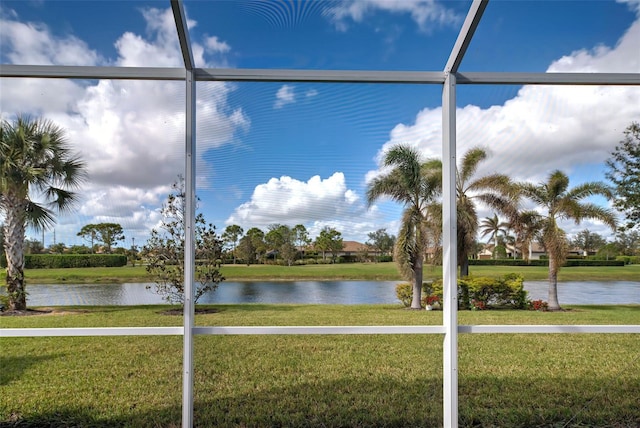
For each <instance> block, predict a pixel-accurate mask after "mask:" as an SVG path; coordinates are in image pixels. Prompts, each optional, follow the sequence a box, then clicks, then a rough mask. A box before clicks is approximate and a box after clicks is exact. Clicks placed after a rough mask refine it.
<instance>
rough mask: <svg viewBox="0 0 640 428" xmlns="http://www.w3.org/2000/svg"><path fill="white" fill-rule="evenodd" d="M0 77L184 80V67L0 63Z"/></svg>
mask: <svg viewBox="0 0 640 428" xmlns="http://www.w3.org/2000/svg"><path fill="white" fill-rule="evenodd" d="M0 77H27V78H51V79H115V80H120V79H124V80H132V79H133V80H182V81H184V80H186V71H185V69H184V68H170V67H91V66H71V65H15V64H0Z"/></svg>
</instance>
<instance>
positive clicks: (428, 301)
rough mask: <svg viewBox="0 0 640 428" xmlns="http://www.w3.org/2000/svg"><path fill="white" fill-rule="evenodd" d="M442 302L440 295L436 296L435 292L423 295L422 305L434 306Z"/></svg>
mask: <svg viewBox="0 0 640 428" xmlns="http://www.w3.org/2000/svg"><path fill="white" fill-rule="evenodd" d="M436 304H437V305H439V304H440V296H436V295H435V294H430V295H428V296H423V297H422V307H423V308H425V307H427V306H434V305H436Z"/></svg>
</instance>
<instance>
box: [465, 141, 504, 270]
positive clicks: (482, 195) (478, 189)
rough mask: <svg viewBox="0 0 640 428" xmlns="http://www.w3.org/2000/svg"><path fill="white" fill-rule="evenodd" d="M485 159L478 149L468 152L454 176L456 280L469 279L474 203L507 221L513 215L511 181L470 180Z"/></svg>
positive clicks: (501, 177) (489, 177)
mask: <svg viewBox="0 0 640 428" xmlns="http://www.w3.org/2000/svg"><path fill="white" fill-rule="evenodd" d="M486 158H487V151H486V150H485V149H483V148H481V147H474V148H472V149H470V150H469V151H468V152H467V153H465V155H464V156H463V158H462V162H461V164H460V166H459V167H458V171H457V175H456V197H457V210H456V212H457V215H458V221H457V226H458V265H459V266H460V276H468V275H469V254H470V253H471V251H473V248H474V245H475V242H476V236H477V232H478V213H477V211H476V205H475V201H476V200H478V201H480V202H482V203H484V204H485V205H488V206H489V207H491V208H493V209H494V210H496V211H497V212H499V213H500V214H503V215H504V216H506V217H507V218H511V217H513V215H514V214H513V213H514V212H515V211H516V205H515V202H514V201H515V198H516V195H517V193H516V191H515V187H514V185H513V183H512V182H511V179H510V178H509V177H508V176H506V175H504V174H491V175H487V176H484V177H479V178H476V179H475V180H474V179H473V176H474V175H475V173H476V171H477V170H478V166H479V164H480V162H482V161H483V160H485V159H486Z"/></svg>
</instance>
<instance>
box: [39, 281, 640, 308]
mask: <svg viewBox="0 0 640 428" xmlns="http://www.w3.org/2000/svg"><path fill="white" fill-rule="evenodd" d="M397 283H398V281H280V282H275V281H259V282H223V283H222V284H220V286H219V287H218V290H217V291H216V292H215V293H211V294H206V295H204V296H203V297H202V298H201V299H200V301H199V303H305V304H346V305H358V304H383V303H386V304H394V303H396V304H399V301H398V299H397V298H396V294H395V286H396V284H397ZM146 285H147V284H143V283H127V284H51V285H48V284H41V285H31V286H29V287H28V288H27V292H28V297H27V303H28V305H29V306H66V305H149V304H161V303H164V302H163V301H162V299H161V298H160V296H158V295H156V294H154V293H153V292H152V290H147V288H146ZM525 289H526V290H527V291H528V292H529V298H530V299H532V300H536V299H542V300H547V283H546V282H545V281H528V282H525ZM558 298H559V300H560V303H561V304H565V305H570V304H578V305H580V304H582V305H584V304H603V305H604V304H640V282H634V281H610V282H604V281H580V282H563V283H559V284H558Z"/></svg>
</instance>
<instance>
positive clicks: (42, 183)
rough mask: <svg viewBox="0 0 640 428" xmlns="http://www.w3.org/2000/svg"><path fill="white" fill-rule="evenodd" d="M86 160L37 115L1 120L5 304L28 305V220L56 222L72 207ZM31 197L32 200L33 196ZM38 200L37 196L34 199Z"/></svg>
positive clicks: (45, 223) (0, 210)
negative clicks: (26, 237) (5, 263)
mask: <svg viewBox="0 0 640 428" xmlns="http://www.w3.org/2000/svg"><path fill="white" fill-rule="evenodd" d="M84 177H85V165H84V163H83V162H82V161H81V160H80V159H79V158H78V157H77V156H76V155H74V154H72V153H71V151H70V148H69V146H68V142H67V140H66V138H65V133H64V130H63V129H62V128H60V127H58V126H57V125H55V124H54V123H52V122H50V121H48V120H46V119H41V118H35V119H32V118H30V117H26V116H18V117H17V118H16V119H15V120H14V121H13V122H9V121H8V120H2V122H1V123H0V213H2V214H4V217H5V250H6V251H5V252H6V258H7V279H6V284H7V292H8V295H9V310H24V309H26V306H27V304H26V293H25V282H24V239H25V230H26V227H27V226H32V227H34V228H35V229H42V228H46V227H48V226H51V225H53V224H54V222H55V219H54V212H55V211H58V212H63V211H65V210H68V209H69V208H71V206H72V204H73V203H74V202H75V200H76V194H75V193H74V192H72V191H71V190H72V189H74V188H76V187H77V186H78V185H79V184H80V182H81V181H82V180H83V179H84ZM32 197H34V198H36V200H35V201H34V200H32V199H31V198H32ZM38 200H39V201H42V202H37V201H38Z"/></svg>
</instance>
